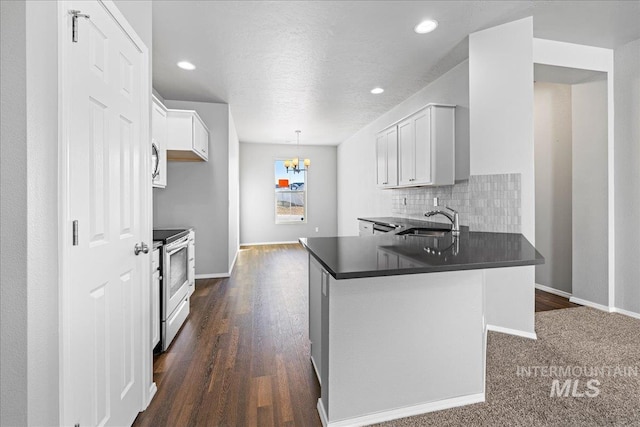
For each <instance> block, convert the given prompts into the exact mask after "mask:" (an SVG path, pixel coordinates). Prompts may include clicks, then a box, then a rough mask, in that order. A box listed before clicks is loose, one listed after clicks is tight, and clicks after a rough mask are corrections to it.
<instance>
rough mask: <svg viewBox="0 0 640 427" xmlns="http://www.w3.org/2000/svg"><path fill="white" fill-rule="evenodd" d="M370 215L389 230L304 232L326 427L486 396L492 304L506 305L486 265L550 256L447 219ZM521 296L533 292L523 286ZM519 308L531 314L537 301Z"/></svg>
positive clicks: (516, 265) (516, 239) (521, 264)
mask: <svg viewBox="0 0 640 427" xmlns="http://www.w3.org/2000/svg"><path fill="white" fill-rule="evenodd" d="M365 220H366V221H370V222H371V223H375V222H376V221H378V222H380V223H386V224H387V225H390V226H392V227H393V231H390V232H388V233H386V234H381V235H372V236H367V237H355V236H354V237H324V238H323V237H320V238H306V239H305V238H303V239H300V242H301V243H302V244H303V245H304V247H305V248H306V249H307V251H308V252H309V338H310V340H311V360H312V363H313V365H314V368H315V370H316V373H317V375H318V379H319V381H320V384H321V398H320V399H319V400H318V412H319V413H320V417H321V419H322V422H323V424H324V425H325V426H326V425H329V426H342V425H366V424H371V423H374V422H381V421H385V420H390V419H395V418H400V417H405V416H410V415H415V414H419V413H424V412H430V411H434V410H439V409H445V408H449V407H454V406H460V405H466V404H471V403H477V402H482V401H484V396H485V394H484V393H485V361H486V330H487V325H486V317H487V310H500V308H499V307H498V308H496V307H489V308H488V304H487V301H486V299H487V288H490V287H491V286H492V283H491V277H492V276H491V274H490V271H491V270H492V269H496V268H509V269H513V270H514V271H517V270H518V269H523V268H530V267H527V266H532V265H535V264H541V263H543V262H544V259H543V258H542V256H541V255H540V254H539V253H538V252H537V251H536V249H535V248H534V247H533V246H532V245H531V243H529V241H528V240H527V239H526V238H525V237H524V236H522V235H521V234H512V233H486V232H469V230H468V228H466V227H461V232H460V234H459V235H458V236H454V235H452V233H451V232H448V228H447V226H443V224H437V223H428V222H422V221H420V222H416V221H412V220H403V219H401V218H395V219H393V221H390V220H389V219H388V218H385V219H375V218H373V219H365ZM418 226H420V227H421V229H420V230H421V231H419V232H416V233H418V234H416V233H414V232H413V231H412V230H417V228H416V227H418ZM517 286H522V285H519V284H514V287H517ZM526 286H527V287H528V285H526ZM530 288H531V291H530V298H531V303H533V298H534V293H533V283H531V284H530ZM517 294H518V295H524V298H529V296H528V295H529V291H528V288H527V290H525V292H524V293H522V292H520V293H517ZM523 315H526V316H529V315H530V316H531V317H533V308H532V309H531V313H523Z"/></svg>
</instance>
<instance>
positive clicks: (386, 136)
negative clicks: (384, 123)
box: [376, 126, 398, 187]
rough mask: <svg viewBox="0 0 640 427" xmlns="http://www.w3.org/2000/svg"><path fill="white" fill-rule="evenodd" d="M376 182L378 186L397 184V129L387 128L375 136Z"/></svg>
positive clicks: (393, 127) (393, 185)
mask: <svg viewBox="0 0 640 427" xmlns="http://www.w3.org/2000/svg"><path fill="white" fill-rule="evenodd" d="M376 158H377V182H378V186H380V187H395V186H397V185H398V130H397V127H396V126H392V127H390V128H387V129H385V130H383V131H381V132H380V133H378V135H377V137H376Z"/></svg>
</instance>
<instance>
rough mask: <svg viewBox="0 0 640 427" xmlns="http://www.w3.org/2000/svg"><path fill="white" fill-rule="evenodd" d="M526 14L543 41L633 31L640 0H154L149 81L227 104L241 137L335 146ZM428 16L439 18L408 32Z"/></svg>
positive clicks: (596, 42) (615, 36) (172, 95)
mask: <svg viewBox="0 0 640 427" xmlns="http://www.w3.org/2000/svg"><path fill="white" fill-rule="evenodd" d="M531 15H533V16H534V35H535V36H536V37H540V38H548V39H554V40H560V41H567V42H572V43H580V44H587V45H592V46H599V47H608V48H613V47H616V46H619V45H621V44H624V43H626V42H628V41H631V40H634V39H637V38H640V25H638V22H640V1H627V2H615V1H582V2H576V1H567V2H563V1H551V2H548V1H536V2H531V1H423V2H420V1H410V2H404V1H304V2H295V1H282V2H262V1H260V2H254V1H158V2H154V3H153V85H154V88H155V89H156V90H158V92H159V93H160V94H161V95H162V96H164V97H165V98H167V99H176V100H189V101H205V102H224V103H228V104H230V105H231V110H232V113H233V117H234V120H235V123H236V128H237V130H238V135H239V137H240V140H241V141H243V142H264V143H283V142H286V141H293V140H295V133H294V130H295V129H301V130H302V134H301V143H302V144H332V145H335V144H339V143H340V142H342V141H344V140H345V139H347V138H348V137H350V136H351V135H353V134H354V133H355V132H357V131H358V130H359V129H361V128H362V127H363V126H365V125H366V124H368V123H370V122H371V121H373V120H374V119H376V118H377V117H379V116H380V115H381V114H383V113H384V112H386V111H388V110H389V109H391V108H392V107H393V106H395V105H397V104H399V103H400V102H402V101H403V100H405V99H406V98H408V97H409V96H411V95H412V94H413V93H415V92H416V91H418V90H419V89H421V88H422V87H424V86H426V85H427V84H428V83H430V82H431V81H433V80H435V79H436V78H437V77H439V76H440V75H441V74H442V73H444V72H445V71H447V70H448V69H450V68H451V67H452V66H454V65H456V64H458V63H460V62H461V61H463V60H464V59H465V58H466V57H467V56H468V38H467V36H468V34H469V33H472V32H474V31H478V30H481V29H485V28H489V27H491V26H494V25H498V24H501V23H504V22H509V21H511V20H514V19H519V18H522V17H526V16H531ZM425 18H433V19H436V20H438V21H439V23H440V26H439V27H438V29H437V30H436V31H434V32H433V33H431V34H426V35H418V34H415V33H414V32H413V27H414V26H415V25H416V24H417V23H418V22H420V21H421V20H423V19H425ZM180 60H188V61H191V62H193V63H194V64H195V65H196V66H197V69H196V70H195V71H192V72H188V71H184V70H181V69H179V68H178V67H176V65H175V64H176V62H178V61H180ZM376 86H381V87H383V88H384V89H385V92H384V93H383V94H382V95H372V94H371V93H370V92H369V91H370V90H371V89H372V88H373V87H376Z"/></svg>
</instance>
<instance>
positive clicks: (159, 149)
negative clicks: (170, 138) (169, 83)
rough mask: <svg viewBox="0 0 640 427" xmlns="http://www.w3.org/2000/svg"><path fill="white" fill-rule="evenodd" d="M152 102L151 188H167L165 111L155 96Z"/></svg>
mask: <svg viewBox="0 0 640 427" xmlns="http://www.w3.org/2000/svg"><path fill="white" fill-rule="evenodd" d="M152 100H153V103H152V111H151V150H152V151H151V155H152V158H153V163H152V165H151V172H152V176H153V186H154V187H158V188H164V187H166V186H167V134H168V130H167V109H166V108H165V106H164V105H162V102H160V101H159V100H158V98H156V97H155V96H152Z"/></svg>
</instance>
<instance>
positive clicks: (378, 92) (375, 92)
mask: <svg viewBox="0 0 640 427" xmlns="http://www.w3.org/2000/svg"><path fill="white" fill-rule="evenodd" d="M382 92H384V89H382V88H381V87H374V88H373V89H371V93H372V94H374V95H380V94H381V93H382Z"/></svg>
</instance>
